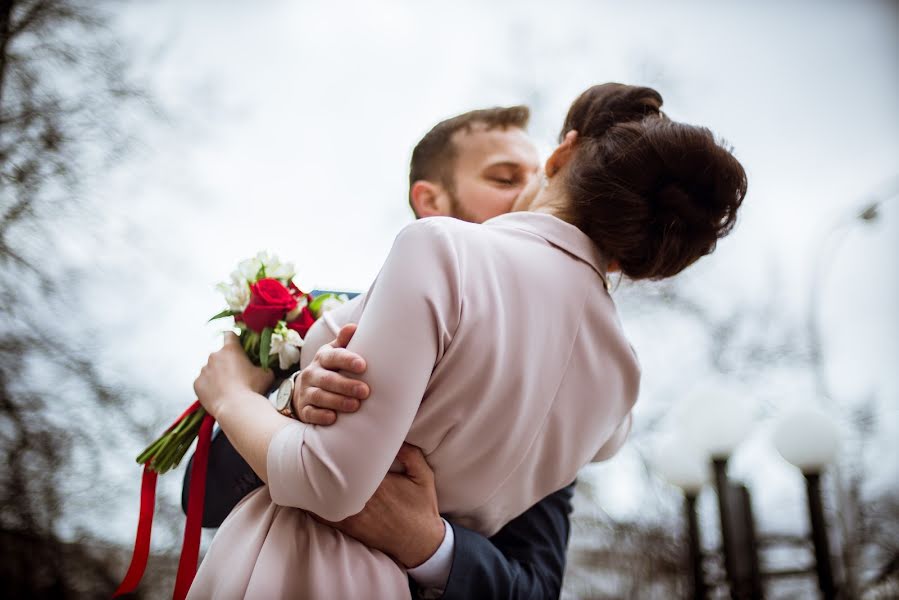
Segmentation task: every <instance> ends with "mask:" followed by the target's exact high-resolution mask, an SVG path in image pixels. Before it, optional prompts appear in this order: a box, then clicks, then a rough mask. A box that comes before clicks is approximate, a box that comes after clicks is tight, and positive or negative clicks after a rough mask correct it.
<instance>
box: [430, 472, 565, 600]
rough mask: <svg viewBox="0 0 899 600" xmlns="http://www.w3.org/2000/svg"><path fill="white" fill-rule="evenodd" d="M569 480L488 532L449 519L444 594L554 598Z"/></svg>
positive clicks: (447, 597) (447, 598)
mask: <svg viewBox="0 0 899 600" xmlns="http://www.w3.org/2000/svg"><path fill="white" fill-rule="evenodd" d="M573 495H574V483H572V484H571V485H569V486H568V487H565V488H563V489H561V490H559V491H558V492H555V493H553V494H550V495H549V496H547V497H546V498H544V499H543V500H541V501H540V502H539V503H537V504H535V505H534V506H532V507H531V508H530V509H528V510H527V511H526V512H525V513H523V514H521V515H520V516H518V517H517V518H515V519H514V520H512V521H510V522H509V523H508V524H507V525H506V526H505V527H503V528H502V529H501V530H500V531H499V532H498V533H497V534H496V535H494V536H493V537H492V538H490V539H487V538H485V537H484V536H482V535H480V534H478V533H477V532H474V531H471V530H469V529H466V528H465V527H461V526H459V525H453V533H454V534H455V550H454V554H453V566H452V569H451V570H450V575H449V579H448V580H447V585H446V589H445V590H444V593H443V596H442V598H443V600H457V599H458V600H461V599H463V598H508V599H516V600H518V599H522V600H523V599H525V598H528V599H534V600H536V599H538V598H541V599H542V598H558V597H559V594H560V593H561V590H562V576H563V574H564V572H565V557H566V552H567V548H568V536H569V532H570V529H571V527H570V521H569V515H570V514H571V498H572V496H573Z"/></svg>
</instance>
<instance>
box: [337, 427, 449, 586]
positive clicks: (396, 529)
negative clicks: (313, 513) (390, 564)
mask: <svg viewBox="0 0 899 600" xmlns="http://www.w3.org/2000/svg"><path fill="white" fill-rule="evenodd" d="M396 459H397V460H398V461H399V462H400V463H401V464H402V465H403V467H404V468H405V469H406V472H405V473H388V474H387V476H386V477H385V478H384V481H382V482H381V485H380V486H379V487H378V489H377V491H376V492H375V495H374V496H372V497H371V499H370V500H369V501H368V502H367V503H366V504H365V508H364V509H362V512H360V513H359V514H357V515H353V516H352V517H349V518H347V519H344V520H343V521H340V522H339V523H331V522H329V521H324V520H322V519H319V520H321V521H323V522H325V523H327V524H328V525H331V526H332V527H334V528H335V529H338V530H340V531H342V532H343V533H345V534H347V535H349V536H351V537H354V538H356V539H357V540H359V541H360V542H362V543H363V544H365V545H366V546H368V547H369V548H375V549H377V550H380V551H381V552H384V553H385V554H387V555H389V556H390V557H392V558H393V559H394V560H395V561H397V562H398V563H399V564H400V565H402V566H403V567H404V568H407V569H409V568H412V567H417V566H418V565H420V564H422V563H423V562H425V561H426V560H428V559H429V558H431V556H432V555H433V554H434V552H435V551H436V550H437V548H438V547H439V546H440V544H441V543H442V542H443V537H444V535H445V534H446V531H445V529H444V524H443V519H441V518H440V512H439V511H438V510H437V489H436V488H435V486H434V472H433V471H432V470H431V467H429V466H428V463H427V461H426V460H425V457H424V455H423V454H422V452H421V450H419V449H418V448H416V447H415V446H410V445H409V444H403V446H402V448H400V451H399V454H397V455H396Z"/></svg>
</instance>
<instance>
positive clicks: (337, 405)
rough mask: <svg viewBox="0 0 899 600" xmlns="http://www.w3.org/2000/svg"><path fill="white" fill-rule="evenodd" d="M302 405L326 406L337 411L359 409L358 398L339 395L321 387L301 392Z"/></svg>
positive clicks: (349, 411)
mask: <svg viewBox="0 0 899 600" xmlns="http://www.w3.org/2000/svg"><path fill="white" fill-rule="evenodd" d="M302 402H303V404H304V405H307V406H312V407H314V408H327V409H330V410H334V411H337V412H343V413H351V412H356V411H357V410H359V400H357V399H356V398H349V397H347V396H341V395H340V394H335V393H333V392H329V391H327V390H323V389H321V388H309V389H307V390H306V392H305V393H304V394H303V398H302Z"/></svg>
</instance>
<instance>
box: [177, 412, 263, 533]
mask: <svg viewBox="0 0 899 600" xmlns="http://www.w3.org/2000/svg"><path fill="white" fill-rule="evenodd" d="M193 465H194V459H193V456H191V457H190V461H189V462H188V463H187V469H186V470H185V472H184V485H183V487H182V488H181V508H182V509H183V510H184V514H187V499H188V496H189V494H188V492H189V490H190V475H191V473H192V472H193ZM261 485H262V480H261V479H259V477H257V476H256V473H254V472H253V470H252V469H251V468H250V465H248V464H247V461H245V460H244V459H243V457H242V456H241V455H240V454H238V453H237V450H235V449H234V446H232V445H231V442H230V441H228V438H227V437H226V436H225V433H224V432H223V431H221V430H218V431H217V432H216V433H215V436H214V437H213V438H212V444H211V445H210V447H209V463H208V468H207V471H206V494H205V496H204V498H203V527H218V526H219V525H221V524H222V521H224V520H225V517H227V516H228V513H230V512H231V510H232V509H233V508H234V507H235V506H237V503H238V502H240V501H241V499H243V497H244V496H246V495H247V494H249V493H250V492H252V491H253V490H255V489H256V488H257V487H259V486H261Z"/></svg>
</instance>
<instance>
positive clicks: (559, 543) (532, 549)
mask: <svg viewBox="0 0 899 600" xmlns="http://www.w3.org/2000/svg"><path fill="white" fill-rule="evenodd" d="M528 118H529V112H528V109H527V108H526V107H523V106H518V107H511V108H495V109H486V110H477V111H472V112H469V113H465V114H463V115H459V116H457V117H453V118H451V119H448V120H446V121H442V122H441V123H438V124H437V125H436V126H435V127H434V128H433V129H431V131H430V132H428V134H427V135H425V137H424V138H422V140H421V141H420V142H419V143H418V145H417V146H416V147H415V149H414V151H413V153H412V160H411V166H410V173H409V204H410V206H411V208H412V210H413V212H414V213H415V215H416V217H417V218H423V217H429V216H451V217H456V218H459V219H463V220H466V221H470V222H474V223H481V222H483V221H486V220H488V219H490V218H492V217H495V216H498V215H501V214H504V213H506V212H509V210H510V209H511V208H512V206H513V203H514V202H515V200H516V199H517V198H518V197H519V196H520V195H521V194H522V193H525V190H526V188H527V189H528V190H530V189H532V188H533V185H530V186H529V184H532V183H533V180H534V178H535V177H536V175H537V172H538V170H539V162H538V158H537V152H536V149H535V148H534V145H533V143H532V142H531V141H530V139H529V138H528V136H527V134H526V133H525V131H524V129H525V127H526V125H527V121H528ZM357 301H359V300H356V299H354V300H353V302H357ZM340 312H344V311H340ZM335 314H336V313H335ZM354 331H355V325H352V324H347V325H345V326H344V327H343V328H341V329H340V330H339V332H336V333H337V339H335V340H334V342H332V343H331V344H329V345H327V346H325V347H323V348H322V349H320V350H319V352H318V353H317V354H316V357H315V359H314V360H313V362H312V363H311V364H310V365H308V366H307V367H306V369H304V370H303V372H302V374H301V375H300V377H299V378H298V379H299V383H298V385H297V387H296V389H295V390H294V394H293V397H292V406H291V411H292V412H293V414H294V415H296V416H297V417H298V418H299V419H300V420H302V421H304V422H306V423H309V424H313V425H320V426H329V425H332V424H333V423H334V422H336V420H337V418H338V415H337V413H339V412H344V413H345V412H354V411H356V410H359V408H360V406H361V404H362V401H364V400H365V398H366V397H367V396H368V391H369V390H368V389H367V387H366V386H365V384H361V383H360V382H359V381H357V380H355V379H350V378H348V377H344V376H342V375H341V374H340V373H339V372H338V371H341V370H344V371H348V372H352V373H357V374H358V373H363V372H364V371H365V364H364V357H359V356H358V355H355V354H353V353H351V352H349V351H348V350H346V346H347V344H348V343H349V341H350V339H351V338H352V335H353V332H354ZM357 363H358V364H357ZM362 409H363V410H364V407H363V408H362ZM397 460H398V461H399V462H400V463H401V464H402V466H403V467H404V469H405V473H402V474H393V473H389V474H388V475H387V476H386V477H385V479H384V481H383V482H382V484H381V486H380V487H379V488H378V490H377V492H376V493H375V495H374V496H373V497H372V499H371V500H370V501H369V502H368V503H367V504H366V507H365V509H364V510H363V511H362V512H361V513H359V514H357V515H354V516H353V517H350V518H349V519H346V520H344V521H342V522H340V523H332V525H333V526H334V527H336V528H337V529H340V530H341V531H343V532H344V533H347V534H348V535H351V536H353V537H356V538H357V539H359V540H360V541H362V542H363V543H365V544H366V545H368V546H370V547H373V548H377V549H379V550H382V551H383V552H385V553H386V554H388V555H390V556H392V557H393V558H394V559H395V560H396V561H397V562H398V563H399V564H401V565H403V566H404V567H406V568H407V571H408V573H409V575H410V587H411V588H412V591H413V596H421V597H439V596H440V594H442V597H443V598H446V599H451V598H499V597H502V598H551V597H558V596H559V593H560V590H561V585H562V574H563V571H564V567H565V552H566V546H567V543H568V533H569V520H568V516H569V514H570V512H571V497H572V495H573V484H572V485H569V486H568V487H566V488H564V489H562V490H559V491H558V492H556V493H554V494H551V495H550V496H548V497H547V498H545V499H543V500H542V501H541V502H539V503H538V504H536V505H535V506H533V507H532V508H530V509H529V510H528V511H526V512H525V513H523V514H522V515H520V516H519V517H517V518H516V519H515V520H513V521H512V522H510V523H509V524H507V525H506V526H505V527H504V528H503V529H502V530H500V531H499V532H498V533H497V534H496V535H494V536H493V537H492V538H490V539H489V540H488V539H487V538H485V537H484V536H482V535H480V534H478V533H476V532H474V531H471V530H468V529H465V528H464V527H461V526H458V525H455V524H450V523H448V522H447V521H445V520H443V519H442V518H441V517H440V514H439V511H438V509H437V495H436V490H435V486H434V477H433V472H432V471H431V470H430V468H429V467H428V465H427V462H426V461H425V459H424V456H423V455H422V454H421V452H420V451H419V450H418V449H417V448H413V447H411V446H404V447H403V448H402V449H401V451H400V454H399V455H398V456H397ZM190 472H191V466H190V465H189V466H188V470H187V473H186V476H185V485H184V491H183V494H182V504H183V506H184V507H185V509H186V506H187V491H188V482H189V477H190ZM260 485H262V482H261V481H260V480H259V479H258V477H256V476H255V474H254V473H253V472H252V471H251V470H250V469H249V467H248V466H247V465H246V463H245V462H243V460H242V459H241V458H240V456H239V455H238V454H237V453H236V451H235V450H234V449H233V447H231V446H230V443H229V442H228V440H227V438H225V436H224V435H221V434H219V435H217V437H216V438H215V439H214V440H213V445H212V450H211V453H210V459H209V473H208V477H207V493H206V498H207V500H206V506H205V509H204V522H203V524H204V526H218V525H219V524H220V523H221V521H222V520H223V519H224V517H225V516H226V515H227V514H228V512H230V510H231V509H232V508H233V507H234V505H235V504H236V503H237V502H238V501H239V500H240V499H241V498H242V497H243V496H245V495H246V494H247V493H249V492H250V491H251V490H253V489H255V488H256V487H258V486H260Z"/></svg>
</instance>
